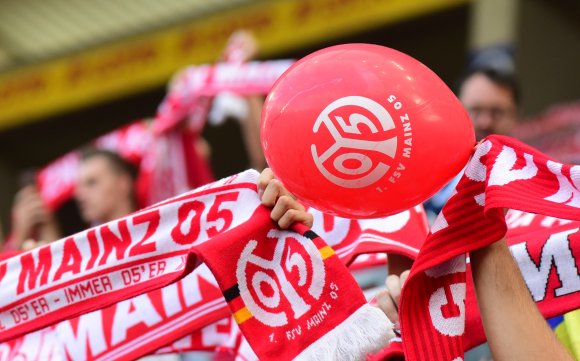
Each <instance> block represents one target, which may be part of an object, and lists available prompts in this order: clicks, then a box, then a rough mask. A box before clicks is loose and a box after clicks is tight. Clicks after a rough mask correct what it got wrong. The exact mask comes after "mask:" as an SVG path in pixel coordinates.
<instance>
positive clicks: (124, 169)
mask: <svg viewBox="0 0 580 361" xmlns="http://www.w3.org/2000/svg"><path fill="white" fill-rule="evenodd" d="M95 157H103V158H105V159H106V160H107V161H108V162H109V164H110V165H111V167H112V168H113V170H114V171H116V172H118V173H122V174H126V175H128V176H129V177H131V179H132V180H133V181H135V180H136V179H137V168H136V167H135V166H133V164H131V163H129V162H128V161H126V160H125V159H123V158H121V156H120V155H119V154H117V153H115V152H112V151H110V150H104V149H96V148H87V149H84V150H83V151H82V153H81V162H84V161H87V160H89V159H92V158H95Z"/></svg>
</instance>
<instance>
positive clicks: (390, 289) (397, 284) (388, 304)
mask: <svg viewBox="0 0 580 361" xmlns="http://www.w3.org/2000/svg"><path fill="white" fill-rule="evenodd" d="M408 276H409V270H406V271H404V272H403V273H401V276H400V277H399V276H397V275H390V276H388V277H387V280H386V281H385V285H386V286H387V289H386V290H384V291H381V292H379V293H378V294H377V296H376V300H377V305H378V306H379V308H380V309H381V310H382V311H383V312H384V313H385V315H387V317H388V318H389V320H391V322H392V323H394V324H395V332H396V333H399V305H400V304H401V290H402V288H403V285H404V284H405V281H406V280H407V277H408Z"/></svg>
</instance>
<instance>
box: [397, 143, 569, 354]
mask: <svg viewBox="0 0 580 361" xmlns="http://www.w3.org/2000/svg"><path fill="white" fill-rule="evenodd" d="M578 184H580V174H579V173H578V167H573V166H570V165H562V164H560V163H557V162H554V161H552V160H550V159H549V158H547V157H546V156H545V155H543V154H541V153H540V152H538V151H537V150H535V149H533V148H531V147H528V146H526V145H525V144H522V143H520V142H518V141H516V140H513V139H510V138H507V137H500V136H492V137H489V138H487V140H486V141H484V142H483V143H482V144H481V145H479V147H478V149H477V151H476V152H475V155H474V156H473V158H472V159H471V161H470V163H469V164H468V166H467V169H466V172H465V175H464V176H463V178H462V179H461V181H460V182H459V184H458V185H457V188H456V190H457V193H456V194H455V195H454V196H452V197H451V199H450V200H449V202H448V203H447V204H446V206H445V207H444V208H443V211H442V214H441V215H440V217H439V219H438V220H437V221H436V223H435V225H434V227H433V229H432V233H431V234H430V235H429V236H428V237H427V240H426V241H425V243H424V245H423V247H422V248H421V251H420V253H419V256H418V257H417V259H416V261H415V263H414V265H413V268H412V270H411V274H410V275H409V278H408V280H407V283H406V286H405V288H404V289H403V294H402V298H401V307H400V323H401V331H402V335H403V346H404V350H405V355H406V359H407V360H454V359H457V358H462V357H463V351H464V348H465V345H464V342H463V337H464V333H465V331H464V330H465V313H466V312H465V309H464V307H463V304H464V300H465V298H466V288H467V285H466V265H465V254H466V253H468V252H469V251H471V250H474V249H477V248H481V247H484V246H486V245H488V244H491V243H493V242H495V241H497V240H499V239H500V238H501V237H503V235H504V234H505V232H506V224H505V221H504V215H503V208H504V207H507V208H513V209H519V210H524V211H528V212H535V213H540V214H545V215H551V216H555V217H560V218H567V219H572V220H580V212H578V208H579V207H580V203H579V201H580V199H578V195H579V193H578V192H579V190H578V188H577V186H576V185H578ZM577 291H578V290H577ZM577 291H576V292H575V293H574V294H573V295H572V296H571V297H573V300H572V301H570V302H569V303H567V305H568V306H572V305H573V304H576V306H577V305H578V301H579V299H578V296H577V294H578V292H577ZM564 308H566V307H564ZM560 311H562V310H560Z"/></svg>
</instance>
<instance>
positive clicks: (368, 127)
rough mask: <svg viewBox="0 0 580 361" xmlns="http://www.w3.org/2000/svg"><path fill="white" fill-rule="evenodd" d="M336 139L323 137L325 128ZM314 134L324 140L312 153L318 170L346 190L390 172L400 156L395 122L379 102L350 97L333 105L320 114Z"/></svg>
mask: <svg viewBox="0 0 580 361" xmlns="http://www.w3.org/2000/svg"><path fill="white" fill-rule="evenodd" d="M323 126H324V127H325V128H326V129H328V132H330V135H331V136H332V140H331V141H332V142H331V143H330V146H326V147H324V146H323V145H322V144H329V143H328V141H325V140H324V139H322V138H320V135H321V134H322V133H321V132H320V131H321V127H323ZM312 131H313V132H314V133H315V134H319V138H318V139H320V140H321V141H320V142H316V143H317V144H312V145H311V147H310V150H311V152H312V158H313V159H314V163H316V166H317V168H318V170H319V171H320V172H321V173H322V174H323V175H324V177H326V179H328V180H329V181H331V182H332V183H334V184H336V185H339V186H342V187H345V188H362V187H366V186H369V185H371V184H373V183H375V182H377V181H378V180H379V179H381V178H382V177H383V176H385V174H386V173H387V172H388V171H389V169H390V168H391V166H392V164H393V163H394V158H395V155H396V153H397V135H396V129H395V122H394V121H393V118H392V117H391V115H390V114H389V112H388V111H387V110H386V109H385V108H384V107H383V106H382V105H381V104H379V103H377V102H376V101H374V100H372V99H369V98H365V97H362V96H348V97H344V98H340V99H337V100H335V101H333V102H332V103H330V104H329V105H328V106H327V107H326V108H325V109H324V110H323V111H322V113H320V115H319V116H318V118H317V119H316V122H315V123H314V127H313V129H312ZM319 132H320V133H319Z"/></svg>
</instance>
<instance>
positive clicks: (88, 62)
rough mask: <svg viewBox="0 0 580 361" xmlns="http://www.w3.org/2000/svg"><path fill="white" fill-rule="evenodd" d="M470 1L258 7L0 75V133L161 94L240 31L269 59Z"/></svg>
mask: <svg viewBox="0 0 580 361" xmlns="http://www.w3.org/2000/svg"><path fill="white" fill-rule="evenodd" d="M468 1H469V0H296V1H294V0H279V1H259V2H256V3H252V4H249V5H246V6H241V7H239V8H235V9H232V10H230V11H224V12H221V13H216V14H214V15H211V16H207V17H204V18H201V19H197V20H195V21H193V22H191V23H189V24H185V25H180V26H176V27H174V28H171V29H168V30H164V31H159V32H157V33H154V34H149V35H147V36H142V37H139V38H134V39H129V40H125V41H123V42H119V43H116V44H112V45H107V46H104V47H101V48H95V49H91V50H88V51H86V52H84V53H81V54H78V55H74V56H71V57H68V58H64V59H59V60H55V61H51V62H47V63H43V64H38V65H33V66H30V67H28V68H24V69H19V70H17V71H13V72H9V73H5V74H0V130H2V129H6V128H9V127H13V126H16V125H21V124H25V123H28V122H31V121H34V120H38V119H42V118H43V117H46V116H50V115H54V114H56V113H59V112H64V111H67V110H71V109H75V108H80V107H83V106H86V105H90V104H96V103H99V102H104V101H107V100H111V99H115V98H118V97H120V96H123V95H128V94H132V93H138V92H140V91H143V90H146V89H150V88H153V87H156V86H160V85H162V84H164V83H165V82H167V80H168V79H169V77H170V76H171V75H172V74H173V73H174V72H175V71H176V70H178V69H179V68H181V67H184V66H186V65H188V64H201V63H207V62H213V61H215V59H216V58H217V57H218V56H219V54H220V52H221V50H222V48H223V47H224V46H225V43H226V40H227V39H228V37H229V36H230V35H231V33H233V32H234V31H235V30H237V29H247V30H250V31H252V32H253V33H254V34H255V36H256V37H257V39H258V42H259V44H260V49H261V54H262V55H264V56H271V55H275V54H278V53H280V52H282V51H285V50H288V49H292V48H297V47H300V46H304V45H310V44H316V43H319V42H323V41H324V40H326V39H330V38H333V37H337V36H341V35H345V34H349V33H353V32H357V31H362V30H365V29H369V28H372V27H378V26H383V25H385V24H388V23H393V22H396V21H401V20H404V19H407V18H411V17H415V16H418V15H422V14H425V13H429V12H432V11H435V10H439V9H443V8H447V7H452V6H456V5H459V4H463V3H466V2H468Z"/></svg>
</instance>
